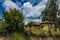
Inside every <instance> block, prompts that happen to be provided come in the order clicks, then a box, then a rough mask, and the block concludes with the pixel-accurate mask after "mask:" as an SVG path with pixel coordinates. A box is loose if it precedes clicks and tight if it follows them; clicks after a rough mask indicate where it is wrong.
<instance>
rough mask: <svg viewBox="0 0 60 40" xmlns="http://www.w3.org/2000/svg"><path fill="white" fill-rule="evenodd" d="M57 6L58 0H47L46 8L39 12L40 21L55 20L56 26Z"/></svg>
mask: <svg viewBox="0 0 60 40" xmlns="http://www.w3.org/2000/svg"><path fill="white" fill-rule="evenodd" d="M58 6H59V5H58V0H48V3H47V5H46V8H45V9H44V10H43V11H42V12H41V17H42V21H51V22H55V23H56V27H57V12H58Z"/></svg>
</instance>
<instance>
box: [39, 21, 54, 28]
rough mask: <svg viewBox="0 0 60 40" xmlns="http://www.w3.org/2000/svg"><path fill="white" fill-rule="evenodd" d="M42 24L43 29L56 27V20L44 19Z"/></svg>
mask: <svg viewBox="0 0 60 40" xmlns="http://www.w3.org/2000/svg"><path fill="white" fill-rule="evenodd" d="M40 24H41V25H42V27H43V29H48V28H55V23H54V22H50V21H44V22H42V23H40Z"/></svg>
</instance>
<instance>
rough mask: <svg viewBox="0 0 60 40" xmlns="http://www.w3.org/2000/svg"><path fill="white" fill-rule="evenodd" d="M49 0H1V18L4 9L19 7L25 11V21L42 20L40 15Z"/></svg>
mask: <svg viewBox="0 0 60 40" xmlns="http://www.w3.org/2000/svg"><path fill="white" fill-rule="evenodd" d="M46 3H47V0H0V18H1V16H2V10H4V9H5V10H7V11H8V10H9V9H11V8H12V9H13V8H17V9H19V10H21V11H22V12H23V15H24V16H25V22H29V21H37V22H39V21H41V19H39V18H38V17H39V16H40V15H41V11H43V10H44V9H45V7H46Z"/></svg>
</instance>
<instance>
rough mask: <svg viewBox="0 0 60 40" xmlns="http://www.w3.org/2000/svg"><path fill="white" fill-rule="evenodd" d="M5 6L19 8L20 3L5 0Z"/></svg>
mask: <svg viewBox="0 0 60 40" xmlns="http://www.w3.org/2000/svg"><path fill="white" fill-rule="evenodd" d="M3 7H5V9H6V10H9V9H12V8H17V9H19V7H18V5H16V3H14V2H12V1H11V0H5V1H4V3H3Z"/></svg>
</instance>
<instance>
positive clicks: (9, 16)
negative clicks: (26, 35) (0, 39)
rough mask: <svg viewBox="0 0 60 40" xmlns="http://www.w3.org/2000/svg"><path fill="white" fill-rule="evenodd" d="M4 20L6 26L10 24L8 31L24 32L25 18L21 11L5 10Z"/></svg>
mask: <svg viewBox="0 0 60 40" xmlns="http://www.w3.org/2000/svg"><path fill="white" fill-rule="evenodd" d="M3 18H4V20H5V22H6V24H8V25H7V26H8V27H7V28H6V29H8V30H9V32H13V31H20V30H21V31H22V30H23V26H24V22H23V20H24V17H23V14H22V12H20V11H19V10H17V9H10V10H9V11H6V10H4V11H3Z"/></svg>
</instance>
